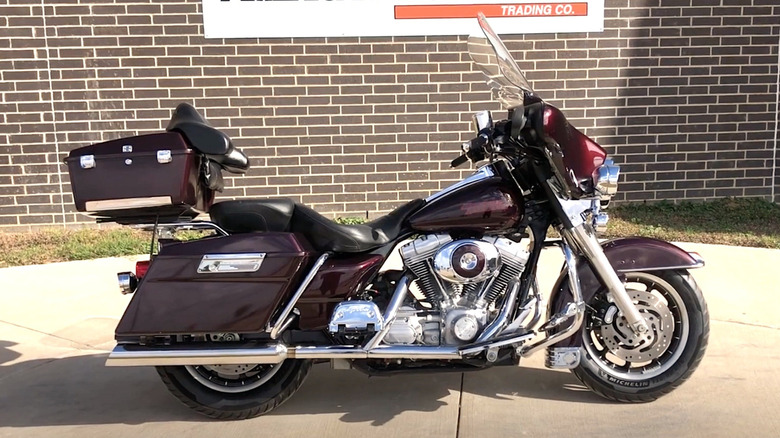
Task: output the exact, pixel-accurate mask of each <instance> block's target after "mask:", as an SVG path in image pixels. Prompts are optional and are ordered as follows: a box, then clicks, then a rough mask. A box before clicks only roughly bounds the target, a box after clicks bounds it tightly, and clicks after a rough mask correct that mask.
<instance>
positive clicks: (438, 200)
mask: <svg viewBox="0 0 780 438" xmlns="http://www.w3.org/2000/svg"><path fill="white" fill-rule="evenodd" d="M486 169H487V170H482V171H480V172H478V173H476V174H474V175H472V176H471V177H469V178H467V179H465V180H463V181H462V182H461V183H458V184H455V185H454V186H451V187H449V188H446V189H444V191H442V192H440V193H437V194H435V195H433V196H431V197H430V198H428V201H429V202H428V203H427V204H426V205H425V206H424V207H423V208H422V209H420V210H418V211H417V212H416V213H414V214H413V215H412V216H411V217H410V218H409V224H410V225H411V227H412V229H414V230H416V231H424V232H439V231H450V230H465V231H476V232H483V231H494V232H500V231H507V230H510V229H512V228H513V227H514V226H516V225H517V223H518V222H520V219H522V216H523V199H522V196H521V195H520V194H518V193H517V191H516V190H513V189H512V187H510V186H509V185H508V184H507V183H505V182H504V181H503V179H502V178H500V177H498V176H494V175H493V172H492V171H491V170H489V169H490V168H486Z"/></svg>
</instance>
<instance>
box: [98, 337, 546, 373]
mask: <svg viewBox="0 0 780 438" xmlns="http://www.w3.org/2000/svg"><path fill="white" fill-rule="evenodd" d="M533 336H534V335H533V333H523V334H518V335H509V336H499V337H497V338H495V339H493V340H492V341H490V342H482V343H477V344H471V345H462V346H460V347H427V346H419V345H381V346H379V347H376V348H373V349H370V350H365V349H363V348H361V347H344V346H328V347H286V346H284V345H282V344H272V345H267V346H264V347H257V348H212V349H204V350H193V349H183V348H149V347H138V346H125V345H117V346H116V347H115V348H114V350H113V351H112V352H111V354H109V355H108V359H107V360H106V366H110V367H132V366H177V365H215V364H219V365H242V364H248V363H251V364H255V363H257V364H275V363H280V362H282V361H284V360H285V359H439V360H458V359H462V358H463V357H465V356H469V355H472V354H478V353H481V352H482V351H484V350H487V349H489V348H497V347H503V346H506V345H513V344H520V343H523V342H525V341H527V340H529V339H530V338H532V337H533Z"/></svg>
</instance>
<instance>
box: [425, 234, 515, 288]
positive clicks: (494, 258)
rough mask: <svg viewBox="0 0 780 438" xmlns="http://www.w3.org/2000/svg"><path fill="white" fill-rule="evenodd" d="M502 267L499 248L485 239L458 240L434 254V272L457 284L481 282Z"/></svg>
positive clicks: (443, 278)
mask: <svg viewBox="0 0 780 438" xmlns="http://www.w3.org/2000/svg"><path fill="white" fill-rule="evenodd" d="M500 267H501V256H500V255H499V253H498V249H497V248H496V246H495V245H493V244H491V243H488V242H485V241H484V240H474V239H462V240H456V241H454V242H450V243H448V244H446V245H444V246H442V247H441V248H440V249H439V250H438V251H437V252H436V255H435V256H433V272H435V273H436V275H438V276H439V278H441V279H442V280H445V281H449V282H450V283H456V284H469V283H480V282H482V281H484V280H487V279H488V278H490V277H491V276H493V275H494V274H495V273H496V271H497V270H498V268H500Z"/></svg>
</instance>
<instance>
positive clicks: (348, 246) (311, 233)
mask: <svg viewBox="0 0 780 438" xmlns="http://www.w3.org/2000/svg"><path fill="white" fill-rule="evenodd" d="M423 204H425V201H423V200H422V199H415V200H413V201H411V202H408V203H406V204H404V205H402V206H400V207H398V208H396V209H395V210H393V211H391V212H390V213H388V214H387V215H385V216H382V217H381V218H379V219H376V220H374V221H372V222H368V223H366V224H364V225H342V224H338V223H336V222H333V221H331V220H330V219H328V218H326V217H324V216H322V215H321V214H319V213H317V212H316V211H314V210H312V209H311V208H309V207H306V206H305V205H302V204H298V203H296V202H294V201H293V200H291V199H245V200H237V201H223V202H219V203H217V204H214V205H213V206H212V207H211V209H210V210H209V213H210V214H211V219H212V220H213V221H214V223H216V224H217V225H219V226H220V227H221V228H223V229H224V230H225V231H227V232H230V233H249V232H256V231H276V232H292V233H301V234H303V235H304V236H305V237H306V238H307V240H308V241H309V242H310V243H311V244H312V245H313V246H314V247H315V248H316V249H317V250H319V251H332V252H347V253H356V252H365V251H370V250H372V249H374V248H378V247H380V246H382V245H384V244H386V243H389V242H391V241H393V240H394V239H395V238H397V237H398V236H399V234H401V230H402V229H403V226H404V224H405V223H406V219H407V218H408V217H409V216H410V215H411V214H412V213H414V212H415V211H417V210H419V209H420V208H421V207H422V206H423Z"/></svg>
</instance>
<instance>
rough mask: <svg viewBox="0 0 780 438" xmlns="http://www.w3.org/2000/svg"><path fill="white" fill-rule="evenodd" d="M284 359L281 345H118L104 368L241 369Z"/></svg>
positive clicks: (284, 349) (283, 347)
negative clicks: (178, 346) (253, 364)
mask: <svg viewBox="0 0 780 438" xmlns="http://www.w3.org/2000/svg"><path fill="white" fill-rule="evenodd" d="M286 358H287V347H285V346H284V345H281V344H274V345H269V346H267V347H258V348H212V349H203V350H192V349H189V350H187V349H174V348H168V349H158V348H145V347H134V348H128V347H126V346H124V345H117V346H116V347H114V350H113V351H111V353H110V354H109V355H108V359H107V360H106V366H109V367H134V366H174V365H215V364H219V365H242V364H247V363H262V364H274V363H279V362H282V361H283V360H285V359H286Z"/></svg>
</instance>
